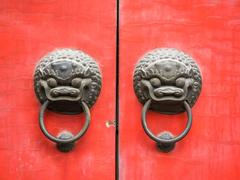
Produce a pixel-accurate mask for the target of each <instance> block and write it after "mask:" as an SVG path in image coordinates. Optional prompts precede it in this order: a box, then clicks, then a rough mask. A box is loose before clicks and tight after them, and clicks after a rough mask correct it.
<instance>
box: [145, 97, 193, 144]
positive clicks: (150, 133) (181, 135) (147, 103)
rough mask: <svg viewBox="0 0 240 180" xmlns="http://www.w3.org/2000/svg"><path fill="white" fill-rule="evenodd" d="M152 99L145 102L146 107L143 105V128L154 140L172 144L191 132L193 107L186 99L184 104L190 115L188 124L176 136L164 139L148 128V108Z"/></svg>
mask: <svg viewBox="0 0 240 180" xmlns="http://www.w3.org/2000/svg"><path fill="white" fill-rule="evenodd" d="M151 102H152V101H151V99H150V100H148V101H147V102H146V103H145V104H144V107H143V110H142V126H143V129H144V131H145V133H146V134H147V135H148V136H149V137H150V138H151V139H152V140H154V141H156V142H157V143H163V144H172V143H176V142H178V141H180V140H181V139H183V138H184V137H185V136H186V135H187V133H188V132H189V130H190V129H191V126H192V111H191V107H190V106H189V104H188V103H187V101H184V102H183V104H184V108H185V109H186V112H187V115H188V122H187V125H186V128H185V129H184V131H183V132H182V133H181V134H180V135H178V136H176V137H173V138H171V139H162V138H159V137H157V136H155V135H154V134H153V133H152V132H151V131H150V130H149V129H148V126H147V122H146V113H147V110H148V109H149V107H150V104H151Z"/></svg>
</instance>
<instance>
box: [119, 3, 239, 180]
mask: <svg viewBox="0 0 240 180" xmlns="http://www.w3.org/2000/svg"><path fill="white" fill-rule="evenodd" d="M239 22H240V4H239V1H234V0H233V1H210V0H209V1H207V0H199V1H187V0H182V1H174V0H170V1H169V0H168V1H167V0H152V1H146V0H135V1H132V0H122V1H121V2H120V119H119V140H120V141H119V143H120V144H119V146H120V149H119V152H120V154H119V159H120V165H119V168H120V171H119V172H120V179H122V180H128V179H137V180H145V179H148V180H150V179H152V180H156V179H169V180H174V179H176V180H179V179H185V180H192V179H196V180H197V179H198V180H206V179H208V180H215V179H216V180H217V179H221V180H230V179H231V180H236V179H239V176H240V165H239V163H238V161H239V160H240V146H239V143H240V141H239V137H240V131H239V126H240V124H239V120H240V108H239V106H238V104H239V101H240V96H239V95H238V91H239V90H238V89H239V80H240V76H239V73H240V70H239V67H240V60H239V57H240V47H239V41H240V23H239ZM162 47H168V48H176V49H179V50H182V51H184V52H186V53H188V54H189V55H191V56H192V57H193V58H194V59H195V60H196V61H197V63H198V64H199V66H200V69H201V71H202V75H203V87H202V92H201V95H200V97H199V99H198V101H197V103H196V104H195V106H194V107H193V125H192V128H191V131H190V133H189V134H188V135H187V136H186V137H185V138H184V139H183V140H181V141H180V142H178V143H177V144H176V147H175V149H174V150H173V151H171V152H169V153H162V152H160V151H159V150H158V149H157V148H156V143H155V142H153V141H152V140H151V139H150V138H149V137H148V136H147V135H146V134H145V133H144V130H143V128H142V126H141V110H142V105H141V104H140V103H139V102H138V100H137V98H136V96H135V93H134V89H133V71H134V68H135V65H136V63H137V62H138V59H139V58H140V57H141V56H142V55H144V54H145V53H146V52H148V51H150V50H152V49H155V48H162ZM148 123H149V126H150V128H151V130H152V131H153V132H154V133H155V134H158V133H160V132H162V131H164V130H168V131H171V132H172V133H173V134H175V135H177V134H179V133H180V132H181V131H182V130H183V128H184V127H185V123H186V115H185V114H179V115H161V114H160V113H157V112H149V113H148Z"/></svg>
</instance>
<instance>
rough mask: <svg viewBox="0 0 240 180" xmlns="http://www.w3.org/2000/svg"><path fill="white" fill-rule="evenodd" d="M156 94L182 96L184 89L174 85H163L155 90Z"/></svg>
mask: <svg viewBox="0 0 240 180" xmlns="http://www.w3.org/2000/svg"><path fill="white" fill-rule="evenodd" d="M153 92H154V94H155V96H157V97H162V96H171V95H173V96H177V97H179V96H182V95H183V94H184V90H183V89H181V88H177V87H173V86H163V87H160V88H157V89H155V90H154V91H153Z"/></svg>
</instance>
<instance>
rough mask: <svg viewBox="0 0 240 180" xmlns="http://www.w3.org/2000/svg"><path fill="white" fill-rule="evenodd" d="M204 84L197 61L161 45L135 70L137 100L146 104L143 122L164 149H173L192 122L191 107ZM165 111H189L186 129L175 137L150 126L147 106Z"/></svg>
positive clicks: (147, 132) (148, 133) (153, 138)
mask: <svg viewBox="0 0 240 180" xmlns="http://www.w3.org/2000/svg"><path fill="white" fill-rule="evenodd" d="M201 86H202V78H201V73H200V70H199V68H198V65H197V64H196V62H195V61H194V60H193V59H192V58H191V57H190V56H189V55H187V54H185V53H184V52H182V51H179V50H176V49H167V48H160V49H155V50H153V51H150V52H148V53H146V54H145V55H144V56H143V57H142V58H141V59H140V61H139V63H138V64H137V66H136V68H135V71H134V90H135V93H136V95H137V97H138V100H139V101H140V102H141V103H142V104H144V107H143V110H142V126H143V128H144V131H145V133H146V134H147V135H148V136H149V137H150V138H151V139H152V140H154V141H156V142H157V146H158V147H159V149H160V150H162V151H163V152H169V151H171V150H172V149H173V148H174V146H175V143H176V142H178V141H180V140H181V139H183V138H184V137H185V136H186V135H187V133H188V132H189V130H190V128H191V124H192V112H191V107H193V105H194V104H195V102H196V100H197V98H198V96H199V94H200V91H201ZM149 108H150V109H152V110H154V111H158V112H160V113H163V114H177V113H181V112H184V111H186V112H187V115H188V122H187V125H186V128H185V130H184V131H183V132H182V133H181V134H180V135H178V136H176V137H174V136H173V135H172V134H171V133H170V132H167V131H165V132H163V133H160V135H159V136H156V135H154V134H153V133H152V132H151V131H150V130H149V128H148V126H147V122H146V112H147V110H148V109H149Z"/></svg>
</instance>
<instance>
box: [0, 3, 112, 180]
mask: <svg viewBox="0 0 240 180" xmlns="http://www.w3.org/2000/svg"><path fill="white" fill-rule="evenodd" d="M115 6H116V4H115V1H112V0H104V1H98V0H84V1H79V0H71V1H65V0H48V1H45V0H21V1H18V0H11V1H9V0H1V2H0V77H1V82H0V102H1V103H0V162H1V163H0V179H1V180H15V179H16V180H33V179H34V180H38V179H39V180H47V179H50V180H53V179H54V180H66V179H70V180H74V179H84V180H97V179H107V180H108V179H109V180H110V179H114V176H115V174H114V173H115V172H114V164H115V162H114V161H115V146H114V144H115V142H114V139H115V137H114V136H115V130H114V128H107V127H106V125H105V122H106V121H107V120H113V119H114V116H115V115H114V112H115V68H112V67H115V49H116V44H115V30H116V27H115ZM63 47H69V48H76V49H81V50H83V51H85V52H86V53H88V54H89V55H91V56H92V57H93V58H95V59H97V62H98V63H99V64H100V68H101V71H102V75H103V88H102V91H101V94H100V97H99V99H98V101H97V103H96V104H95V105H94V106H93V108H92V109H91V115H92V120H91V124H90V127H89V129H88V131H87V133H86V134H85V135H84V137H82V138H81V139H80V140H79V141H78V143H77V145H76V147H75V149H74V150H73V151H71V152H69V153H61V152H59V151H58V150H57V149H56V148H55V146H54V144H53V143H52V142H50V141H49V140H47V139H46V138H45V137H44V135H43V134H42V133H41V132H40V129H39V126H38V111H39V107H40V105H39V103H38V101H37V99H36V97H35V94H34V90H33V72H34V68H35V65H36V63H37V61H38V60H39V58H40V57H42V56H43V55H45V54H46V53H47V52H49V51H52V50H54V49H55V48H63ZM106 112H107V113H106ZM83 118H84V117H83V115H80V117H79V116H78V115H76V116H63V115H57V114H53V113H50V112H49V113H47V114H46V123H47V127H48V129H49V131H50V132H52V133H54V134H57V133H59V132H60V131H62V130H64V129H67V130H69V131H72V132H74V133H76V132H77V131H78V130H79V129H80V128H81V125H82V124H83Z"/></svg>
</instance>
